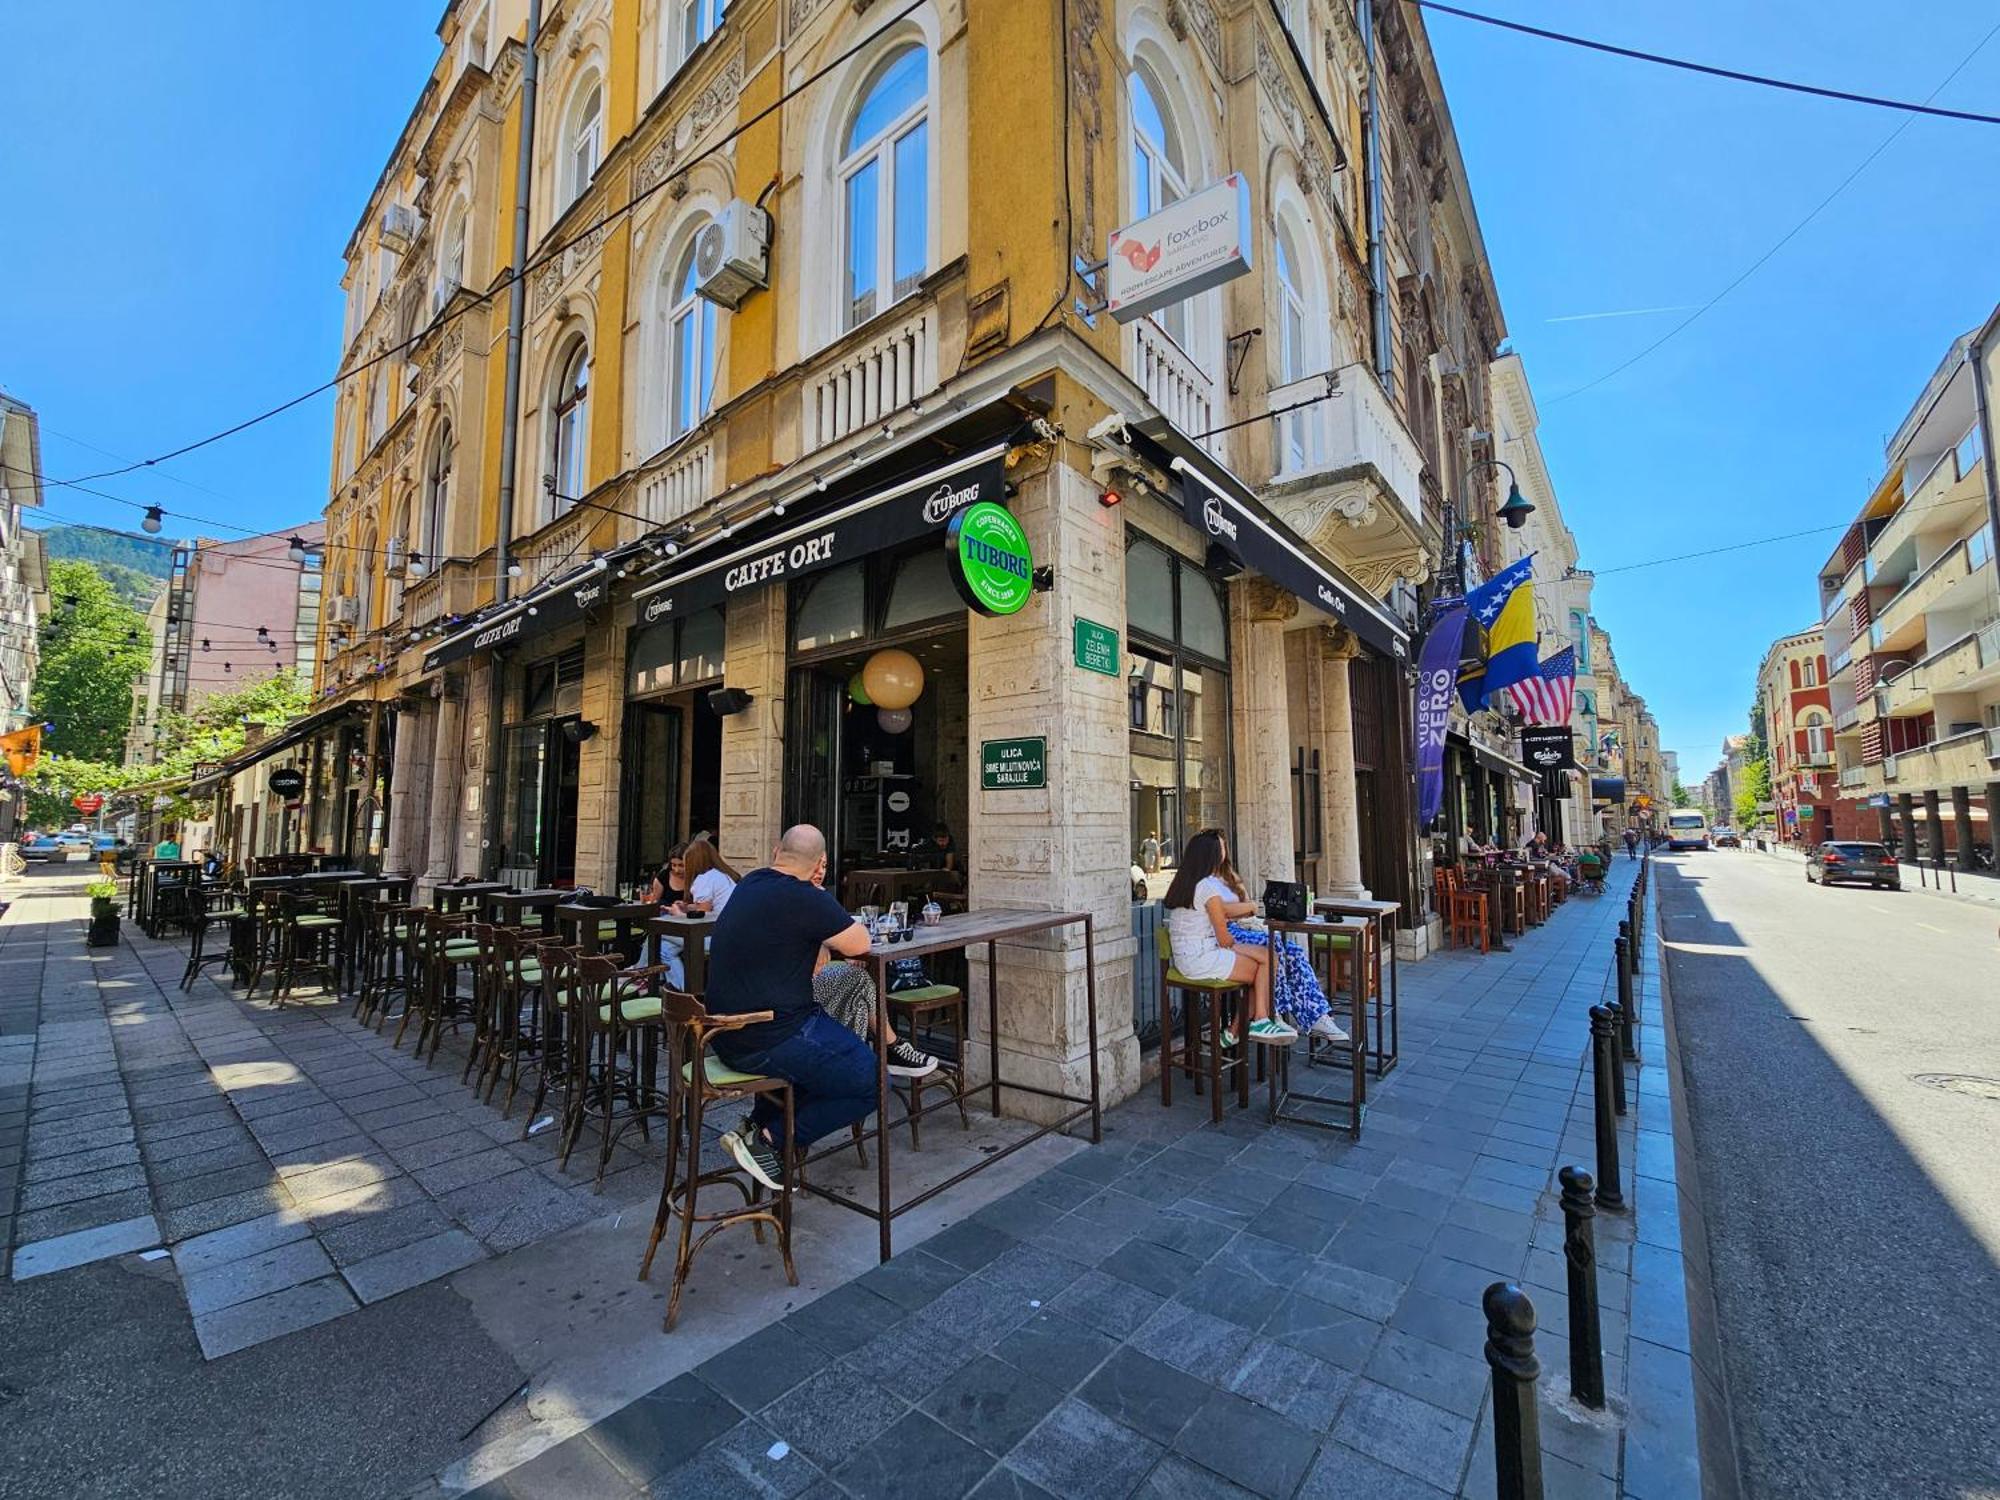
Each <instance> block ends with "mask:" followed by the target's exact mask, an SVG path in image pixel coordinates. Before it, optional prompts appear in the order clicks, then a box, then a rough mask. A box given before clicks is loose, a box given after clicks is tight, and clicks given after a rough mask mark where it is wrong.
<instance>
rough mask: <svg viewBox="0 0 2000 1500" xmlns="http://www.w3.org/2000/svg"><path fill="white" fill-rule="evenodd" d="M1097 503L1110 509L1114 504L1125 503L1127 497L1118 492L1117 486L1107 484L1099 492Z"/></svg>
mask: <svg viewBox="0 0 2000 1500" xmlns="http://www.w3.org/2000/svg"><path fill="white" fill-rule="evenodd" d="M1097 503H1098V504H1099V505H1101V506H1103V507H1104V508H1105V509H1106V510H1109V509H1111V507H1112V506H1114V505H1122V504H1124V503H1125V497H1124V496H1123V495H1121V494H1120V493H1119V492H1118V490H1117V488H1116V487H1115V486H1112V485H1106V486H1105V487H1104V488H1103V489H1102V490H1101V491H1099V492H1098V496H1097Z"/></svg>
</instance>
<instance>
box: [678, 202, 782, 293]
mask: <svg viewBox="0 0 2000 1500" xmlns="http://www.w3.org/2000/svg"><path fill="white" fill-rule="evenodd" d="M770 266H771V216H770V215H769V214H767V213H765V212H764V210H763V209H761V208H758V207H757V206H756V205H755V204H751V203H745V202H744V201H743V200H742V199H741V198H737V199H734V200H732V201H731V202H730V204H729V206H728V207H726V208H724V209H723V210H722V212H721V213H720V214H718V215H716V216H715V217H714V218H713V219H711V220H709V221H708V223H707V224H706V225H704V226H703V228H702V231H701V233H700V234H699V235H697V236H696V237H695V242H694V275H695V286H694V289H695V291H697V292H698V293H700V294H701V295H702V296H704V297H706V298H707V299H708V300H709V301H711V302H715V303H719V304H720V305H721V306H723V307H727V308H731V309H734V308H735V307H736V305H737V304H738V303H740V302H741V301H742V300H743V299H744V298H745V297H747V296H749V295H750V293H752V292H754V291H758V290H761V289H762V288H763V287H765V286H767V285H769V282H770Z"/></svg>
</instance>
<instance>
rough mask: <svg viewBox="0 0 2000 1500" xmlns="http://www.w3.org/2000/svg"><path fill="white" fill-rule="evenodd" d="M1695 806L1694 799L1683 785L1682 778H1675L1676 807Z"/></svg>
mask: <svg viewBox="0 0 2000 1500" xmlns="http://www.w3.org/2000/svg"><path fill="white" fill-rule="evenodd" d="M1693 805H1694V798H1692V797H1690V796H1689V795H1688V789H1687V788H1686V787H1684V786H1682V785H1681V781H1680V778H1679V777H1678V776H1676V777H1675V778H1674V806H1675V807H1692V806H1693Z"/></svg>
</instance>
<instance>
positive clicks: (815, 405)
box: [800, 300, 938, 453]
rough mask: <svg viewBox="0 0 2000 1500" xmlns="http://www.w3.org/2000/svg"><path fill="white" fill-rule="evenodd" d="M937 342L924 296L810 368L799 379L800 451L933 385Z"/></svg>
mask: <svg viewBox="0 0 2000 1500" xmlns="http://www.w3.org/2000/svg"><path fill="white" fill-rule="evenodd" d="M937 346H938V313H937V308H936V307H935V306H934V305H933V304H932V303H931V302H929V301H928V300H926V301H923V302H920V303H919V304H918V305H917V306H915V307H914V308H913V309H912V310H911V311H909V312H908V313H906V314H904V315H903V316H902V317H901V318H898V319H896V320H895V321H894V322H892V323H889V324H887V325H885V326H884V327H882V328H881V329H880V330H878V331H877V332H876V333H875V334H874V335H873V336H872V337H870V338H868V339H865V340H864V341H862V342H861V343H859V344H857V345H855V346H854V347H852V348H848V349H845V350H843V351H841V352H840V353H839V354H837V355H836V356H835V358H834V359H833V360H832V361H830V362H829V363H828V364H826V365H824V366H822V367H821V368H820V369H818V370H816V371H815V372H814V373H813V374H812V375H811V376H810V377H808V379H807V380H806V384H805V396H804V400H805V413H804V420H803V422H802V423H801V428H800V430H801V432H802V433H803V435H804V448H805V451H806V452H808V453H813V452H817V451H818V450H819V449H821V448H824V447H826V446H827V444H829V443H835V442H838V441H839V440H840V439H842V438H844V437H846V436H847V435H848V434H849V433H850V432H857V431H859V430H860V429H861V428H863V427H867V426H870V425H872V424H873V423H876V422H879V421H881V420H882V419H883V418H884V417H885V416H888V415H890V414H891V413H893V412H896V411H900V410H901V409H902V408H903V407H906V406H908V405H909V404H910V403H911V402H912V401H915V400H917V399H918V398H919V397H922V396H927V395H929V394H930V393H931V392H932V391H934V390H936V389H937V383H938V374H937Z"/></svg>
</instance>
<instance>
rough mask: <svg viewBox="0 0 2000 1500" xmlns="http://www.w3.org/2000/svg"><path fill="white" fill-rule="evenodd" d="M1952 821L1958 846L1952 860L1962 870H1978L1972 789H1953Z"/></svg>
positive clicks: (1960, 787)
mask: <svg viewBox="0 0 2000 1500" xmlns="http://www.w3.org/2000/svg"><path fill="white" fill-rule="evenodd" d="M1951 822H1952V828H1953V830H1954V831H1955V833H1956V837H1957V841H1958V848H1957V849H1956V850H1954V851H1953V853H1952V862H1953V863H1954V864H1956V865H1957V866H1958V867H1959V869H1961V870H1976V869H1978V868H1979V862H1978V860H1976V859H1974V858H1973V855H1972V789H1971V788H1970V787H1962V786H1955V787H1953V788H1952V789H1951Z"/></svg>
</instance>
